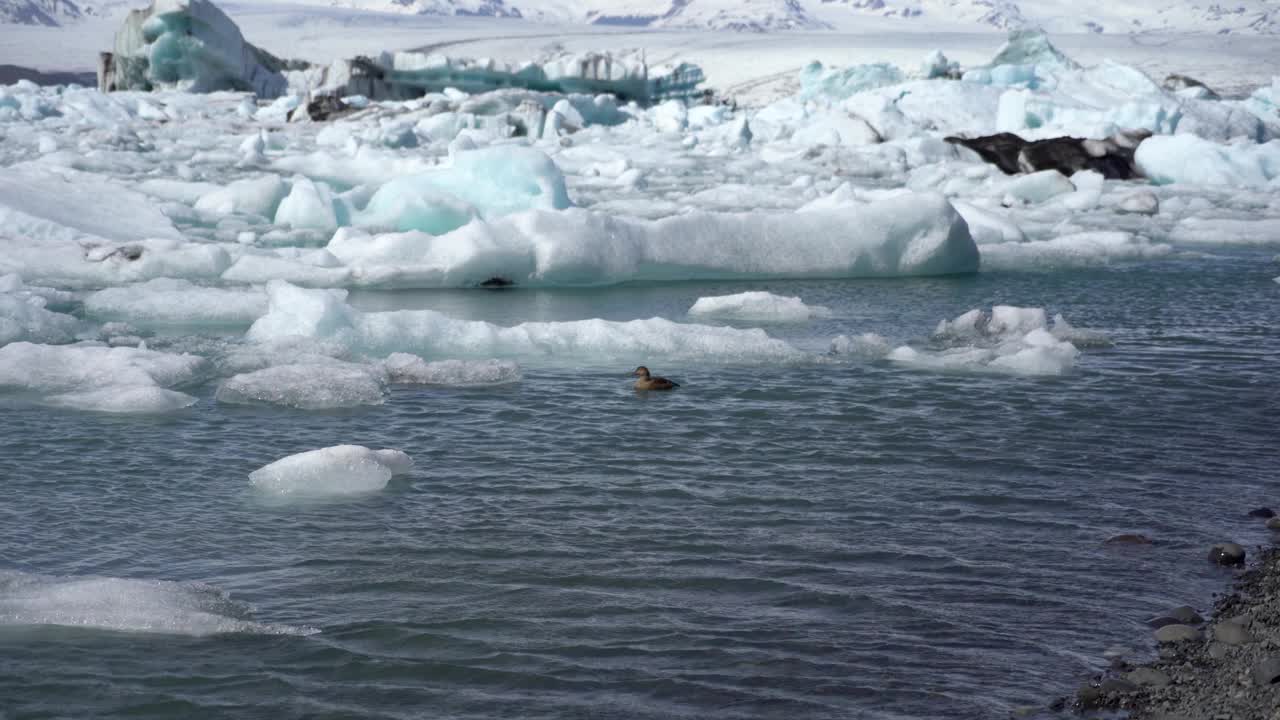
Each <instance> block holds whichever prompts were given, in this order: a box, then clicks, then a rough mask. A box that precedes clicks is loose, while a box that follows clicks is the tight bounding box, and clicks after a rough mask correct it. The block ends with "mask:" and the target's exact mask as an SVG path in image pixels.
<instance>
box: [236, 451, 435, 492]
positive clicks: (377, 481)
mask: <svg viewBox="0 0 1280 720" xmlns="http://www.w3.org/2000/svg"><path fill="white" fill-rule="evenodd" d="M412 468H413V460H411V459H410V458H409V456H408V455H406V454H404V453H403V452H400V451H399V450H370V449H369V448H367V447H362V446H360V445H335V446H333V447H327V448H321V449H319V450H310V451H307V452H301V453H298V454H296V455H290V456H288V457H285V458H281V459H279V460H277V461H275V462H273V463H271V464H270V465H266V466H264V467H261V468H258V469H257V470H254V471H253V472H252V473H250V474H249V484H250V485H252V486H253V487H254V488H256V489H257V490H259V491H261V492H264V493H268V494H271V495H277V496H313V497H315V496H319V497H324V496H341V495H355V494H359V493H367V492H375V491H378V490H381V489H383V488H385V487H386V486H387V483H388V482H390V481H391V478H392V477H394V476H396V475H403V474H405V473H407V472H409V471H410V470H411V469H412Z"/></svg>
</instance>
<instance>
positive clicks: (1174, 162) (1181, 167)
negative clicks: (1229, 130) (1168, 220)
mask: <svg viewBox="0 0 1280 720" xmlns="http://www.w3.org/2000/svg"><path fill="white" fill-rule="evenodd" d="M1134 161H1135V162H1136V163H1137V165H1138V168H1139V169H1140V170H1142V172H1143V174H1145V175H1146V176H1147V177H1148V178H1150V179H1151V181H1152V182H1155V183H1158V184H1170V183H1183V184H1190V185H1222V186H1228V187H1269V186H1270V187H1276V186H1277V182H1278V179H1280V140H1272V141H1270V142H1267V143H1262V144H1257V143H1251V142H1238V143H1234V144H1231V145H1223V144H1221V143H1216V142H1213V141H1211V140H1205V139H1202V138H1199V137H1196V136H1194V135H1175V136H1172V137H1153V138H1148V139H1147V140H1145V141H1143V143H1142V144H1141V145H1139V146H1138V151H1137V153H1136V155H1135V156H1134Z"/></svg>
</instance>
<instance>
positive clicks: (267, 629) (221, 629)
mask: <svg viewBox="0 0 1280 720" xmlns="http://www.w3.org/2000/svg"><path fill="white" fill-rule="evenodd" d="M31 625H58V626H65V627H78V628H92V629H97V630H112V631H117V632H133V633H165V634H173V635H197V636H200V635H215V634H222V633H249V634H255V635H310V634H312V633H314V632H317V631H316V630H313V629H310V628H301V627H291V626H288V625H275V624H267V623H261V622H256V621H254V620H253V619H251V617H250V615H249V608H248V606H246V605H244V604H243V603H239V602H236V601H234V600H232V599H231V598H230V597H228V596H227V594H226V593H224V592H222V591H221V590H218V589H217V588H215V587H211V586H209V585H203V584H200V583H178V582H169V581H165V580H141V579H131V578H112V577H57V576H51V575H35V574H31V573H24V572H17V571H12V570H0V626H31Z"/></svg>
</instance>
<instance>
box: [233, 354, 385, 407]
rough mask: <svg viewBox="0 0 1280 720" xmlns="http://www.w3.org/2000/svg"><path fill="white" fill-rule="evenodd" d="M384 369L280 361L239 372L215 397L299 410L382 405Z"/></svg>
mask: <svg viewBox="0 0 1280 720" xmlns="http://www.w3.org/2000/svg"><path fill="white" fill-rule="evenodd" d="M382 384H383V378H382V373H381V372H380V371H379V370H378V369H377V368H373V367H365V366H360V365H355V364H352V363H339V362H337V361H334V362H329V363H305V364H294V365H277V366H275V367H269V368H266V369H263V370H258V371H255V372H251V373H245V374H242V375H236V376H235V377H232V378H230V379H228V380H226V381H225V382H223V383H222V385H221V386H219V387H218V391H217V393H216V394H215V395H214V397H215V398H216V399H217V401H218V402H222V403H229V404H232V405H282V406H284V407H291V408H297V409H299V410H325V409H330V408H345V407H358V406H361V405H381V404H382V403H383V402H384V401H385V400H386V397H385V394H384V392H383V388H382Z"/></svg>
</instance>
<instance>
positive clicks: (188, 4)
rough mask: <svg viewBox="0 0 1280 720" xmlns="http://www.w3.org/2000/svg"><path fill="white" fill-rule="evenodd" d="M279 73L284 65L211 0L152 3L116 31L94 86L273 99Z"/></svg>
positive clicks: (281, 82) (279, 90) (282, 85)
mask: <svg viewBox="0 0 1280 720" xmlns="http://www.w3.org/2000/svg"><path fill="white" fill-rule="evenodd" d="M283 69H284V62H283V61H281V60H280V59H279V58H276V57H274V56H273V55H271V54H270V53H267V52H266V51H264V50H262V49H260V48H257V47H254V46H253V45H250V44H249V43H248V42H246V41H245V39H244V37H243V36H242V35H241V34H240V29H239V28H238V27H236V24H235V23H233V22H232V21H231V19H230V18H228V17H227V16H226V15H225V14H224V13H223V12H222V11H221V10H219V9H218V7H217V6H216V5H214V4H213V3H212V2H209V0H152V3H151V5H150V6H149V7H147V8H142V9H136V10H131V11H130V12H129V14H128V15H127V16H126V18H125V22H124V25H123V26H122V27H121V28H120V30H119V31H117V32H116V38H115V47H114V49H113V50H112V52H110V53H104V54H103V57H102V62H101V63H100V65H99V68H98V87H99V89H100V90H102V91H103V92H110V91H112V90H152V89H155V88H168V89H176V90H185V91H188V92H199V93H205V92H213V91H215V90H247V91H250V92H253V93H254V94H255V95H257V96H258V97H262V98H274V97H277V96H279V95H281V94H283V93H284V92H285V89H286V88H287V86H288V81H286V80H285V77H284V75H283V74H281V72H280V71H281V70H283Z"/></svg>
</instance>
